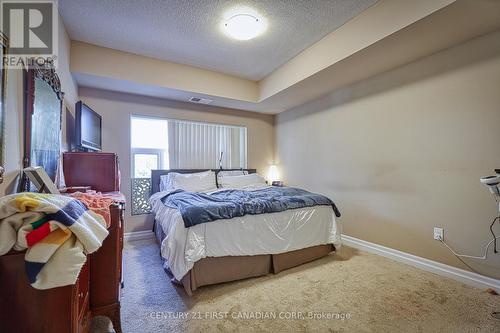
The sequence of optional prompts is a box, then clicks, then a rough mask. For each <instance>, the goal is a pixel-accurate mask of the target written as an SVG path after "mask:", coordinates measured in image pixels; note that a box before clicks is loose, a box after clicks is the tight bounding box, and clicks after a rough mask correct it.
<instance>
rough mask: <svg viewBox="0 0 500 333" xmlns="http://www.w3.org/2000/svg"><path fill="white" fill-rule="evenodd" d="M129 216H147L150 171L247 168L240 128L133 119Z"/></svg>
mask: <svg viewBox="0 0 500 333" xmlns="http://www.w3.org/2000/svg"><path fill="white" fill-rule="evenodd" d="M130 142H131V166H132V172H131V174H132V200H131V201H132V204H131V207H132V214H133V215H138V214H145V213H148V212H149V205H148V198H149V192H150V188H151V183H150V178H151V170H155V169H169V168H171V169H214V168H219V167H220V166H222V167H223V168H226V169H232V168H246V167H247V129H246V127H243V126H231V125H222V124H211V123H202V122H193V121H183V120H171V119H162V118H153V117H140V116H132V118H131V140H130Z"/></svg>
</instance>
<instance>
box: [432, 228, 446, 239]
mask: <svg viewBox="0 0 500 333" xmlns="http://www.w3.org/2000/svg"><path fill="white" fill-rule="evenodd" d="M434 239H435V240H444V230H443V228H437V227H434Z"/></svg>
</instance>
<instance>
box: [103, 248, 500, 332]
mask: <svg viewBox="0 0 500 333" xmlns="http://www.w3.org/2000/svg"><path fill="white" fill-rule="evenodd" d="M124 270H125V275H124V276H125V289H124V293H123V299H122V324H123V331H124V332H125V333H133V332H207V333H208V332H257V331H258V332H500V321H499V320H495V319H493V318H492V317H491V316H490V312H492V311H494V310H495V309H496V310H497V311H498V310H500V296H493V295H490V294H488V293H486V292H485V291H482V290H479V289H475V288H472V287H469V286H466V285H464V284H461V283H459V282H456V281H454V280H450V279H447V278H443V277H440V276H438V275H435V274H432V273H428V272H425V271H421V270H419V269H416V268H413V267H411V266H407V265H404V264H401V263H398V262H395V261H391V260H389V259H386V258H383V257H380V256H376V255H372V254H369V253H365V252H360V251H357V250H354V249H352V248H348V247H345V246H344V247H343V248H342V249H341V250H340V251H339V253H337V254H332V255H330V256H328V257H326V258H323V259H320V260H317V261H315V262H312V263H309V264H306V265H303V266H300V267H296V268H293V269H290V270H287V271H284V272H282V273H280V274H277V275H269V276H265V277H261V278H255V279H249V280H244V281H239V282H233V283H226V284H223V285H217V286H211V287H203V288H201V289H199V290H198V291H197V292H196V294H195V295H194V296H193V297H191V298H190V297H187V296H186V295H185V293H184V291H183V290H182V289H180V288H178V287H175V286H174V285H172V284H171V283H170V282H169V280H168V278H167V275H166V274H165V273H164V272H163V270H162V269H161V265H160V259H159V249H158V245H156V243H155V242H154V241H136V242H133V243H131V244H129V245H127V246H126V248H125V252H124ZM213 312H218V313H217V314H213ZM226 312H227V315H225V313H226ZM310 313H313V314H314V315H315V316H318V317H316V318H309V317H308V316H309V315H310ZM185 314H187V315H188V318H187V319H186V318H184V317H183V316H185ZM294 314H295V317H296V318H295V319H294V318H292V316H294ZM179 316H181V317H180V318H179ZM214 316H220V317H224V316H225V317H226V318H224V319H219V318H214ZM245 316H246V317H247V318H248V317H252V316H269V317H272V316H276V317H277V318H276V319H274V320H273V319H266V318H261V319H245ZM320 316H322V317H320ZM327 316H330V318H328V317H327ZM280 317H282V318H280ZM105 326H106V325H103V324H95V325H94V329H93V332H109V329H107V328H103V327H105Z"/></svg>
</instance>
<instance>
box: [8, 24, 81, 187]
mask: <svg viewBox="0 0 500 333" xmlns="http://www.w3.org/2000/svg"><path fill="white" fill-rule="evenodd" d="M70 46H71V42H70V39H69V37H68V34H67V33H66V30H65V28H64V24H63V21H62V19H61V18H59V44H58V47H59V54H58V59H59V63H58V68H57V74H58V76H59V79H60V80H61V86H62V91H64V93H65V96H64V99H65V100H64V104H65V105H66V106H67V107H68V108H69V110H70V111H71V112H72V111H73V109H74V105H75V103H76V101H77V98H78V89H77V86H76V83H75V81H74V80H73V77H72V75H71V73H70V71H69V56H70ZM23 98H24V97H23V71H22V70H14V69H12V70H8V71H7V86H6V98H5V113H6V114H5V132H6V133H5V162H4V166H5V170H6V175H5V179H4V183H3V184H0V196H2V195H5V194H9V193H13V192H15V191H16V190H17V181H18V176H19V173H20V171H21V169H22V154H23V146H22V144H23V138H22V135H23ZM65 109H66V108H65ZM66 127H67V126H66V112H65V110H63V133H62V139H63V147H66V146H67V140H66V137H67V136H66Z"/></svg>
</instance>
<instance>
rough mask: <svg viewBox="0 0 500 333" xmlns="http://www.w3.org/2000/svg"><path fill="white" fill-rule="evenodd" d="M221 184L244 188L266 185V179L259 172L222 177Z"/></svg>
mask: <svg viewBox="0 0 500 333" xmlns="http://www.w3.org/2000/svg"><path fill="white" fill-rule="evenodd" d="M219 185H220V187H222V188H243V187H246V186H253V185H266V180H265V179H264V178H263V177H262V176H260V175H259V174H257V173H251V174H249V175H242V176H226V177H221V178H220V180H219Z"/></svg>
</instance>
